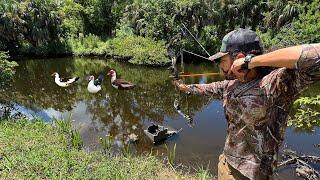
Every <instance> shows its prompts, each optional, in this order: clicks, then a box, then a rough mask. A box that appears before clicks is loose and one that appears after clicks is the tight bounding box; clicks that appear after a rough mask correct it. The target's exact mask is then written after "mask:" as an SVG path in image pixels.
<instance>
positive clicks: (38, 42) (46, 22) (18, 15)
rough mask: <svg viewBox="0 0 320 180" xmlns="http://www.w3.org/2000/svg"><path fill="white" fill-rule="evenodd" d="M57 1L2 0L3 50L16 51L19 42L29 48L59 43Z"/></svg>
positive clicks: (1, 29)
mask: <svg viewBox="0 0 320 180" xmlns="http://www.w3.org/2000/svg"><path fill="white" fill-rule="evenodd" d="M58 6H59V1H54V0H45V1H43V0H26V1H12V0H4V1H2V2H1V3H0V10H1V11H0V12H2V13H1V16H0V24H1V28H0V40H1V41H2V42H4V43H5V44H6V47H7V50H10V51H13V52H16V51H17V48H19V46H20V45H21V43H29V44H30V45H31V46H33V47H38V46H42V45H46V44H47V43H48V42H59V36H60V24H61V22H62V19H61V18H60V13H59V11H58Z"/></svg>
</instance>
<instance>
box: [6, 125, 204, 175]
mask: <svg viewBox="0 0 320 180" xmlns="http://www.w3.org/2000/svg"><path fill="white" fill-rule="evenodd" d="M79 137H80V135H79V134H78V132H77V131H75V130H72V129H71V126H70V125H68V124H67V123H65V122H64V121H59V122H58V123H57V122H56V123H54V124H47V123H44V122H43V121H40V120H36V121H28V120H19V121H15V122H14V121H10V120H1V121H0V179H29V178H31V179H34V178H40V179H56V178H59V179H60V178H62V179H65V178H71V179H209V177H208V174H207V172H206V171H202V172H200V173H198V174H197V175H194V176H189V175H182V173H179V172H176V171H175V170H173V169H171V168H167V167H165V166H166V165H165V164H163V163H162V162H161V161H160V160H159V159H157V158H156V157H154V156H151V155H143V156H133V155H130V156H124V155H118V156H110V155H106V154H105V153H103V152H98V151H96V152H86V151H85V150H83V149H81V139H79Z"/></svg>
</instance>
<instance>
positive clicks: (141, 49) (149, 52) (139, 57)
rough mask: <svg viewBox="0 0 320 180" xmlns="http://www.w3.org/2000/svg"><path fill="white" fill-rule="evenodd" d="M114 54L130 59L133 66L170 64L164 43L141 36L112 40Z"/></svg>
mask: <svg viewBox="0 0 320 180" xmlns="http://www.w3.org/2000/svg"><path fill="white" fill-rule="evenodd" d="M110 46H111V50H112V54H113V55H116V56H122V57H129V58H130V59H129V62H130V63H132V64H141V65H166V64H168V63H170V60H169V59H168V57H167V51H166V48H165V42H164V41H154V40H152V39H151V38H147V37H146V38H144V37H141V36H125V37H119V38H114V39H112V40H110Z"/></svg>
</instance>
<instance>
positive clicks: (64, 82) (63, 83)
mask: <svg viewBox="0 0 320 180" xmlns="http://www.w3.org/2000/svg"><path fill="white" fill-rule="evenodd" d="M51 76H54V82H55V83H56V84H57V85H58V86H60V87H68V86H70V85H71V84H72V83H74V82H76V81H78V80H79V77H73V78H60V76H59V74H58V73H57V72H54V73H53V74H51Z"/></svg>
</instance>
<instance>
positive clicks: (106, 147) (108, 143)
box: [99, 135, 114, 155]
mask: <svg viewBox="0 0 320 180" xmlns="http://www.w3.org/2000/svg"><path fill="white" fill-rule="evenodd" d="M99 140H100V144H101V147H102V150H103V153H104V154H105V155H107V154H109V155H110V151H111V148H112V146H113V143H114V139H113V137H112V136H111V135H106V136H105V137H100V139H99Z"/></svg>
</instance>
